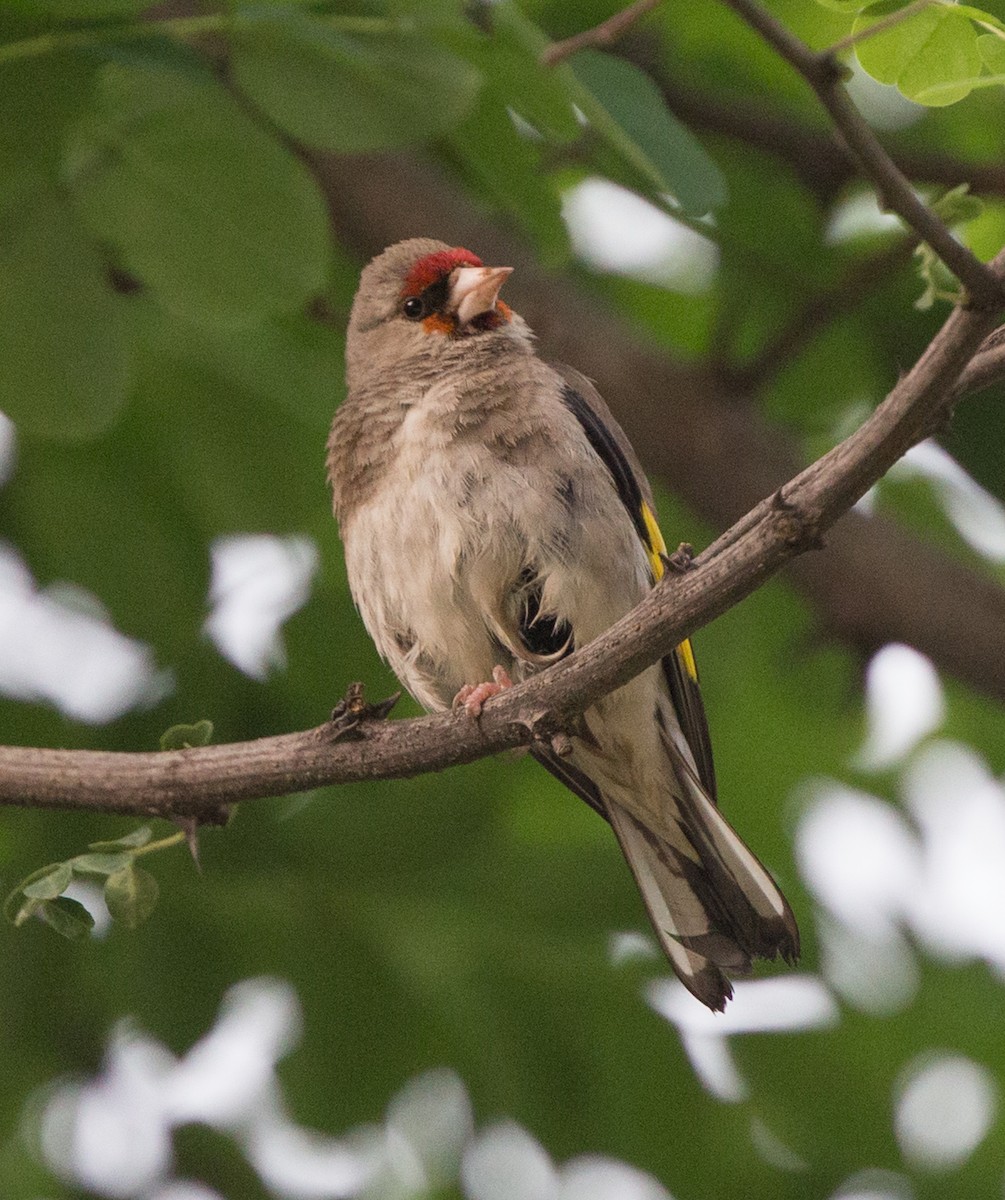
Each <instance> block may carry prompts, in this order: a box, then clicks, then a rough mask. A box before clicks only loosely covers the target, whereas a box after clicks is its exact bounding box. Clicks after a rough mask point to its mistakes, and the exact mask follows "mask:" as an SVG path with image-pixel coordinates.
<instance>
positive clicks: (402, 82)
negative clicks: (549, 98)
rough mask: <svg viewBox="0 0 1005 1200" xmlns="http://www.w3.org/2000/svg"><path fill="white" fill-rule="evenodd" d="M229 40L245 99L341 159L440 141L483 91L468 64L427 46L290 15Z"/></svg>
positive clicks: (403, 36)
mask: <svg viewBox="0 0 1005 1200" xmlns="http://www.w3.org/2000/svg"><path fill="white" fill-rule="evenodd" d="M231 41H232V46H233V57H232V60H231V61H232V65H233V70H234V76H235V78H236V79H237V82H238V84H239V85H240V87H241V89H242V91H244V92H245V93H246V94H247V95H248V96H249V97H250V98H251V99H252V100H253V101H254V103H255V104H256V105H258V106H259V107H260V108H261V109H262V110H263V112H265V113H267V114H268V116H269V117H271V119H272V120H273V121H275V122H276V124H277V125H279V126H281V127H282V128H283V129H285V130H286V131H287V132H288V133H291V134H292V135H293V136H294V137H295V138H297V139H299V140H300V141H303V142H307V143H308V144H310V145H314V146H322V147H324V148H325V149H328V150H335V151H337V152H339V153H341V154H354V153H359V152H361V151H368V150H381V149H388V148H392V147H398V146H407V145H410V144H413V143H416V142H423V141H427V140H428V139H429V138H431V137H435V136H437V135H438V134H441V133H444V132H446V131H447V130H448V129H450V128H451V127H452V126H454V125H456V124H457V122H458V121H460V120H461V119H462V118H463V117H464V115H465V113H467V111H468V110H469V109H470V107H471V105H472V103H473V101H474V99H475V96H476V95H477V92H478V88H479V87H480V85H481V76H480V74H479V72H478V71H476V70H475V69H474V68H473V67H472V66H471V64H470V63H466V62H464V61H463V60H461V59H459V58H457V57H456V56H455V55H453V54H451V53H450V52H449V51H448V50H446V49H444V48H442V47H441V46H439V45H437V44H436V43H435V42H433V41H430V40H429V39H428V38H420V37H416V36H414V35H409V34H406V33H393V32H389V33H386V34H382V35H360V34H356V35H353V36H350V35H348V34H344V33H342V32H340V31H339V30H338V29H336V28H333V27H331V26H330V25H325V24H323V23H322V21H321V20H320V19H317V18H312V17H311V16H309V15H308V14H306V13H300V12H296V11H293V10H286V11H285V12H282V13H279V14H278V15H273V14H269V15H268V16H266V17H264V18H263V19H262V20H260V21H255V22H254V23H253V24H251V25H247V26H242V27H241V28H240V29H237V30H235V31H234V33H233V34H232V39H231Z"/></svg>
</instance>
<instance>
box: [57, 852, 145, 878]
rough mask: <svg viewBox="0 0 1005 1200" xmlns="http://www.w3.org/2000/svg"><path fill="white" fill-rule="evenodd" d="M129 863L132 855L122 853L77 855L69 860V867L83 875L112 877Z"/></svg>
mask: <svg viewBox="0 0 1005 1200" xmlns="http://www.w3.org/2000/svg"><path fill="white" fill-rule="evenodd" d="M131 861H132V855H131V854H130V853H129V852H128V851H122V852H121V853H119V854H103V853H97V854H78V855H77V856H76V857H75V858H71V859H70V865H71V866H72V867H73V869H74V871H78V872H80V873H81V874H83V875H114V874H115V872H116V871H121V870H122V869H123V867H126V866H128V865H129V863H130V862H131Z"/></svg>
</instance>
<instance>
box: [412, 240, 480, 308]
mask: <svg viewBox="0 0 1005 1200" xmlns="http://www.w3.org/2000/svg"><path fill="white" fill-rule="evenodd" d="M482 265H483V263H482V260H481V259H480V258H478V256H477V255H475V254H472V253H471V251H470V250H464V249H462V248H461V247H460V246H456V247H455V248H454V249H453V250H438V251H437V252H436V253H435V254H427V255H426V257H425V258H420V259H419V261H418V262H417V263H416V264H415V266H414V267H412V269H411V270H410V271H409V272H408V274H407V275H406V276H405V286H404V287H403V288H402V289H401V294H402V295H403V296H421V295H422V293H423V292H424V291H425V290H426V288H427V287H430V286H431V285H432V284H434V283H437V282H438V281H439V280H441V279H444V278H446V276H447V275H449V274H450V272H451V271H452V270H453V269H454V268H455V267H480V266H482Z"/></svg>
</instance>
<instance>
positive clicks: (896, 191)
mask: <svg viewBox="0 0 1005 1200" xmlns="http://www.w3.org/2000/svg"><path fill="white" fill-rule="evenodd" d="M724 3H725V4H726V5H728V7H729V8H731V9H733V11H734V12H735V13H737V14H738V15H739V16H740V17H742V19H743V20H744V21H746V23H747V24H748V25H750V26H751V28H752V29H755V30H756V31H757V32H758V33H759V34H760V35H761V37H762V38H764V40H765V41H766V42H767V43H768V44H769V45H770V46H772V47H773V48H774V49H775V50H777V51H778V53H779V54H780V55H781V56H782V57H783V58H784V59H785V60H786V61H787V62H788V63H789V64H790V65H791V66H792V67H794V68H795V70H796V71H798V72H799V74H800V75H802V77H803V78H804V79H805V80H806V82H807V83H808V84H809V85H810V87H812V88H813V90H814V92H816V94H817V96H818V98H819V99H820V102H821V103H822V104H823V106H824V108H826V109H827V111H828V113H830V116H831V119H832V120H833V122H834V124H835V126H836V127H837V129H838V130H839V132H840V133H841V136H842V137H843V138H844V141H845V143H846V144H847V146H848V150H849V152H850V153H851V154H852V156H853V157H854V158H855V159H856V161H857V162H858V165H859V167H860V169H861V170H862V172H863V174H865V176H866V177H867V178H868V179H870V180H871V181H872V183H873V185H874V186H875V188H876V190H877V192H878V193H879V198H880V202H881V204H883V205H884V206H885V207H887V208H889V209H891V210H892V211H893V212H895V213H897V215H898V216H899V217H901V219H902V220H904V221H905V222H906V223H907V225H908V226H909V227H910V228H911V229H913V230H914V232H915V233H916V234H917V235H918V237H919V238H920V239H921V240H922V241H923V242H927V243H928V245H929V246H931V247H932V249H933V250H934V251H935V253H936V254H938V256H939V258H940V259H941V260H942V261H943V263H945V265H946V266H947V267H948V268H949V270H950V271H952V273H953V274H954V275H955V276H956V278H957V279H958V280H959V281H960V282H961V283H962V284H963V285H964V287H965V288H966V289H967V291H968V293H969V302H970V303H971V304H975V305H978V306H979V307H982V308H988V309H991V310H992V311H997V310H998V309H999V308H1000V306H1001V303H1002V285H1001V281H1000V280H998V279H996V278H995V276H994V274H993V272H991V271H989V270H988V268H987V267H986V266H985V265H984V263H982V262H981V261H980V259H978V258H976V257H975V256H974V255H973V254H971V252H970V251H969V250H968V249H967V248H966V247H965V246H964V245H962V244H961V243H960V242H958V241H957V240H956V239H955V238H954V237H953V235H952V233H951V232H950V231H949V229H948V228H947V227H946V225H945V223H944V222H943V221H941V220H940V219H939V217H938V216H937V215H936V214H935V213H934V212H933V211H932V209H931V208H929V207H928V205H926V204H925V203H924V202H923V201H921V200H919V199H918V197H917V196H916V195H915V193H914V190H913V188H912V187H911V185H910V183H909V182H908V180H907V179H906V178H905V177H904V176H903V175H902V174H901V172H900V171H899V170H898V168H897V165H896V163H894V161H893V159H892V158H891V157H890V156H889V155H888V154H887V152H886V151H885V150H884V149H883V147H882V145H881V144H880V142H879V140H878V139H877V137H876V136H875V134H874V133H873V132H872V130H871V129H870V127H869V125H868V123H867V122H866V121H865V120H864V119H863V117H862V115H861V114H860V113H859V111H858V109H857V108H856V107H855V105H854V104H853V103H852V101H851V97H850V96H849V95H848V93H847V91H846V90H845V88H844V85H843V84H842V82H841V81H842V77H843V74H844V69H843V68H842V66H841V64H840V63H839V62H838V61H837V59H836V58H835V57H834V56H833V54H831V53H830V52H829V51H825V52H823V53H821V54H818V53H816V52H815V51H813V50H811V49H810V47H809V46H807V45H806V43H805V42H802V41H800V40H799V38H797V37H795V36H794V35H793V34H792V33H790V32H789V30H788V29H786V28H785V26H784V25H782V24H781V23H780V22H779V21H777V20H775V18H774V17H773V16H772V15H771V14H770V13H769V12H768V11H767V10H766V9H764V8H762V6H761V5H760V4H759V3H757V0H724Z"/></svg>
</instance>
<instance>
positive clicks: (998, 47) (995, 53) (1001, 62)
mask: <svg viewBox="0 0 1005 1200" xmlns="http://www.w3.org/2000/svg"><path fill="white" fill-rule="evenodd" d="M977 49H978V50H979V51H980V54H981V58H982V59H983V60H984V65H985V66H986V67H987V68H988V70H989V71H994V72H995V74H999V73H1001V72H1005V38H1001V37H999V36H998V35H997V34H994V33H984V34H981V36H980V37H978V39H977Z"/></svg>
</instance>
